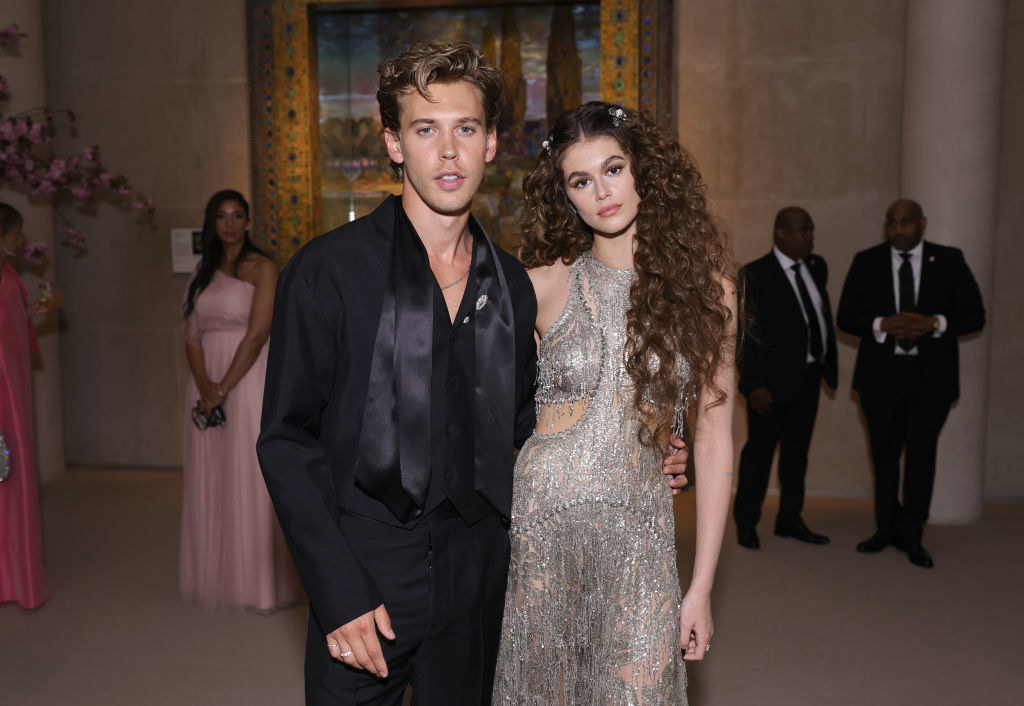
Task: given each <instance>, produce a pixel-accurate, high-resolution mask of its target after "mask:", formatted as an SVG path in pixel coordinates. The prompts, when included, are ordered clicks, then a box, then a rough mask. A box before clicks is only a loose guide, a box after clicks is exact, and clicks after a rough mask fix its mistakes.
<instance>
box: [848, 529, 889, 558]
mask: <svg viewBox="0 0 1024 706" xmlns="http://www.w3.org/2000/svg"><path fill="white" fill-rule="evenodd" d="M889 545H893V546H896V545H895V544H893V542H892V540H890V539H889V537H887V536H886V535H884V534H881V533H880V532H875V533H874V534H873V535H871V536H870V537H868V538H867V539H865V540H864V541H863V542H861V543H860V544H858V545H857V551H858V552H861V553H862V554H875V553H877V552H880V551H882V550H883V549H885V548H886V547H888V546H889Z"/></svg>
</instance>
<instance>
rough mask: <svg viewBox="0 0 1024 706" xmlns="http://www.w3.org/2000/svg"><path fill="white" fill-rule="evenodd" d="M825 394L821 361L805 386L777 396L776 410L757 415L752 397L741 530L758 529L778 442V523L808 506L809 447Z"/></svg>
mask: <svg viewBox="0 0 1024 706" xmlns="http://www.w3.org/2000/svg"><path fill="white" fill-rule="evenodd" d="M820 397H821V366H820V365H808V366H807V368H805V369H804V375H803V378H802V379H801V381H800V389H799V390H798V391H797V394H796V396H795V397H793V398H792V399H790V400H788V401H786V402H779V401H777V400H773V401H772V407H771V411H770V412H768V413H767V414H758V413H757V412H755V411H754V410H753V409H752V408H751V406H750V402H749V401H748V402H747V443H745V444H744V445H743V451H742V452H740V468H739V480H738V482H737V485H736V501H735V503H734V504H733V508H732V514H733V518H734V519H735V520H736V526H737V527H739V528H740V529H753V528H754V527H756V526H757V522H758V520H760V519H761V504H762V503H763V502H764V496H765V493H767V491H768V478H769V476H770V475H771V471H772V458H773V457H774V456H775V447H776V446H777V447H779V514H778V516H777V517H776V523H778V524H786V523H791V522H795V521H796V520H798V519H799V518H800V512H801V511H802V510H803V507H804V477H805V476H806V475H807V450H808V449H809V448H810V447H811V434H812V433H813V431H814V420H815V418H817V416H818V400H819V399H820Z"/></svg>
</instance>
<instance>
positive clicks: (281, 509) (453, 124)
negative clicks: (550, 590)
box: [257, 44, 686, 706]
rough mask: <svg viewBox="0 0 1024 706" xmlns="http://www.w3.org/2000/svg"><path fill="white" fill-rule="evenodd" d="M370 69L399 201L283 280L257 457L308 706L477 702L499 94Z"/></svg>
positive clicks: (502, 572) (516, 346)
mask: <svg viewBox="0 0 1024 706" xmlns="http://www.w3.org/2000/svg"><path fill="white" fill-rule="evenodd" d="M379 71H380V74H381V78H380V86H379V89H378V92H377V98H378V102H379V104H380V112H381V120H382V122H383V125H384V141H385V144H386V147H387V152H388V156H389V157H390V159H391V162H392V166H393V168H394V170H395V174H396V176H398V178H400V179H401V180H402V195H401V196H400V197H389V198H387V199H386V200H385V201H384V202H383V203H382V204H381V205H380V206H379V207H378V208H377V209H376V210H375V211H374V212H373V213H371V214H370V215H368V216H365V217H363V218H360V219H357V220H356V221H353V222H352V223H348V224H346V225H344V226H342V227H340V228H338V229H336V230H334V231H332V232H330V233H327V234H325V235H322V236H320V237H318V238H316V239H314V240H312V241H311V242H310V243H308V244H307V245H306V246H305V247H304V248H303V249H302V250H301V251H300V252H299V253H297V254H296V255H295V257H294V258H292V260H291V262H290V263H289V264H288V266H287V267H285V269H284V271H283V272H282V274H281V278H280V281H279V284H278V289H277V295H276V301H275V309H274V323H273V329H272V332H271V338H270V357H269V362H268V368H267V383H266V392H265V397H264V407H263V429H262V433H261V434H260V439H259V443H258V447H257V450H258V453H259V458H260V465H261V467H262V469H263V474H264V477H265V478H266V481H267V487H268V489H269V490H270V495H271V497H272V498H273V500H274V505H275V508H276V510H277V514H278V517H279V519H280V522H281V526H282V528H283V529H284V532H285V535H286V537H287V538H288V541H289V545H290V547H291V550H292V555H293V556H294V558H295V564H296V567H297V568H298V570H299V574H300V576H301V578H302V581H303V584H304V586H305V588H306V592H307V593H308V595H309V600H310V618H309V621H308V627H307V639H306V700H307V703H308V704H316V705H317V706H319V705H321V704H323V705H326V704H395V705H397V704H399V703H401V700H402V695H403V693H404V691H405V688H406V686H407V685H409V684H412V686H413V690H414V693H415V699H416V701H417V702H418V703H421V704H437V705H444V706H448V705H450V704H489V703H490V693H491V686H492V681H493V676H494V667H495V660H496V658H497V650H498V641H499V637H500V631H501V617H502V609H503V607H504V594H505V583H506V575H507V572H508V558H509V540H508V534H507V531H506V528H507V526H508V522H509V513H510V505H511V497H512V464H513V450H514V447H515V446H519V445H521V444H522V442H523V441H524V440H525V439H526V437H527V436H528V435H529V434H530V433H531V432H532V431H533V426H534V403H533V385H534V378H535V371H536V361H537V358H536V346H535V342H534V335H533V328H534V320H535V318H536V313H537V302H536V299H535V297H534V293H533V288H532V286H531V284H530V281H529V278H528V277H527V276H526V272H525V271H524V270H523V268H522V266H520V265H519V263H517V262H516V261H515V259H514V258H512V257H511V256H510V255H508V254H507V253H505V252H504V251H502V250H500V249H498V248H496V247H495V246H494V245H493V244H492V243H491V241H490V240H489V239H488V237H487V235H486V234H485V233H484V231H483V229H482V228H481V226H480V224H479V223H478V222H477V221H476V219H474V218H473V217H472V216H471V214H470V207H471V205H472V201H473V197H474V195H475V194H476V191H477V188H478V187H479V185H480V182H481V180H482V179H483V176H484V169H485V166H486V164H487V163H488V162H490V161H491V160H492V159H493V158H494V155H495V152H496V150H497V132H496V126H497V121H498V116H499V114H500V112H501V107H502V104H503V102H504V97H505V93H504V82H503V79H502V76H501V73H500V72H499V71H498V70H497V69H495V68H493V67H491V66H490V65H489V64H487V62H486V61H485V60H484V59H483V58H482V56H481V55H480V53H479V52H478V51H477V50H476V49H474V48H473V47H472V46H470V45H468V44H453V45H417V46H414V47H412V48H411V49H410V50H408V51H407V52H405V53H403V54H401V55H399V56H398V57H395V58H394V59H392V60H390V61H388V62H385V63H384V64H383V65H382V66H381V67H380V69H379ZM685 460H686V456H685V454H679V455H677V456H675V457H673V459H670V462H667V465H666V472H668V470H670V466H672V465H675V466H678V467H679V469H680V473H681V471H682V467H683V465H684V464H685ZM671 461H678V462H679V463H676V464H672V463H671ZM684 483H685V480H684V479H683V477H682V476H681V475H680V476H678V477H677V478H676V479H675V480H674V481H673V482H670V485H671V486H673V487H674V488H678V487H681V485H683V484H684Z"/></svg>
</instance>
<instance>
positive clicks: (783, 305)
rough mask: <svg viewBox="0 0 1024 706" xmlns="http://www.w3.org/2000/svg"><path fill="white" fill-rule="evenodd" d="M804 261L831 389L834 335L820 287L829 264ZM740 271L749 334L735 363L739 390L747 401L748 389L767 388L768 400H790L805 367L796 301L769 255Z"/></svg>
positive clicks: (816, 258)
mask: <svg viewBox="0 0 1024 706" xmlns="http://www.w3.org/2000/svg"><path fill="white" fill-rule="evenodd" d="M803 262H804V265H805V267H807V271H808V272H809V273H810V274H811V279H813V280H814V283H815V284H816V285H817V287H818V295H819V296H820V297H821V308H822V312H821V313H822V315H823V317H824V319H825V338H826V339H827V340H826V343H827V345H826V348H825V359H824V361H822V362H823V370H822V378H823V379H824V380H825V383H826V384H827V385H828V386H829V387H831V388H833V389H835V386H836V379H837V367H836V336H835V330H834V327H833V325H832V305H831V304H830V303H829V299H828V291H827V290H826V289H825V285H826V283H827V282H828V265H826V264H825V260H824V259H823V258H821V257H820V256H818V255H808V256H807V257H806V258H804V259H803ZM740 272H741V275H740V276H741V281H742V282H743V295H744V306H745V307H746V310H747V312H748V313H749V314H750V317H751V322H750V328H749V335H747V336H745V337H744V340H743V345H742V347H741V348H740V354H739V358H738V360H737V367H738V368H739V373H740V391H741V392H742V393H743V394H744V395H747V396H748V397H749V396H750V393H751V392H752V391H753V390H756V389H757V388H759V387H767V388H768V390H769V391H770V392H771V393H772V399H773V400H777V401H779V402H785V401H787V400H791V399H793V397H795V396H796V394H797V393H798V392H799V389H800V381H801V379H802V378H803V375H804V369H805V368H806V367H807V347H808V342H807V335H808V328H807V322H806V321H804V316H803V313H802V312H801V308H800V299H799V297H798V295H797V293H796V291H794V289H793V286H792V285H791V284H790V283H789V277H788V275H787V274H786V273H785V271H784V270H783V269H782V264H781V263H780V262H779V258H777V257H776V256H775V252H774V251H772V252H769V253H768V254H767V255H765V256H764V257H761V258H759V259H757V260H754V261H753V262H751V263H749V264H747V265H744V266H743V268H742V270H741V271H740ZM812 313H813V312H812Z"/></svg>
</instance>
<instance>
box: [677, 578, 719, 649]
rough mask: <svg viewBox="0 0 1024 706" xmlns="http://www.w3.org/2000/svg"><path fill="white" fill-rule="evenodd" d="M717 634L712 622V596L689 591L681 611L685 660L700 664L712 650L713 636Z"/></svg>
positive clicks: (680, 624)
mask: <svg viewBox="0 0 1024 706" xmlns="http://www.w3.org/2000/svg"><path fill="white" fill-rule="evenodd" d="M714 632H715V627H714V623H713V621H712V620H711V596H710V595H707V594H696V593H694V592H692V591H687V593H686V595H685V596H683V606H682V608H681V609H680V610H679V645H680V647H682V650H683V659H685V660H687V661H689V662H699V661H700V660H702V659H704V657H705V655H707V653H708V652H709V651H710V650H711V636H712V635H713V634H714Z"/></svg>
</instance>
